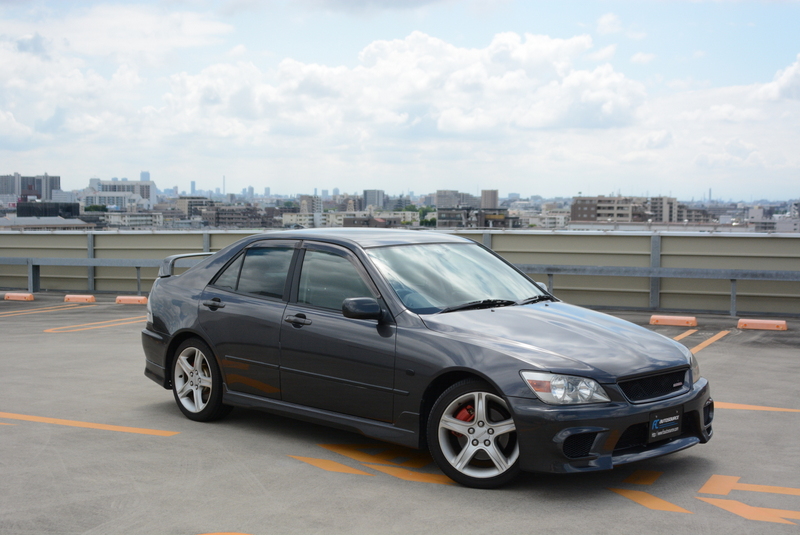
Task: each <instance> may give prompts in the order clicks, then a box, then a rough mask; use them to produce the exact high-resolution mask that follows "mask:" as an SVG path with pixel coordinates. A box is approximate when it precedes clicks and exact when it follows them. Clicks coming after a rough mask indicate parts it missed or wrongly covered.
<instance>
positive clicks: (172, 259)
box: [158, 253, 214, 278]
mask: <svg viewBox="0 0 800 535" xmlns="http://www.w3.org/2000/svg"><path fill="white" fill-rule="evenodd" d="M212 254H214V253H188V254H174V255H172V256H168V257H166V258H165V259H164V260H163V261H162V262H161V267H159V268H158V277H159V278H162V277H171V276H172V275H174V271H175V263H176V262H177V261H178V260H183V259H184V258H191V259H192V260H189V261H187V262H181V264H184V265H188V266H193V265H195V264H199V263H200V261H201V260H202V259H203V258H204V257H206V256H211V255H212Z"/></svg>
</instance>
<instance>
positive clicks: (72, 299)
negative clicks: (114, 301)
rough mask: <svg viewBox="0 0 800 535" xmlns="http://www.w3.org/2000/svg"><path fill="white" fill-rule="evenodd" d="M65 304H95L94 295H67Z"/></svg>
mask: <svg viewBox="0 0 800 535" xmlns="http://www.w3.org/2000/svg"><path fill="white" fill-rule="evenodd" d="M64 302H65V303H94V302H95V299H94V296H93V295H65V296H64Z"/></svg>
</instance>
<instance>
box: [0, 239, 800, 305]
mask: <svg viewBox="0 0 800 535" xmlns="http://www.w3.org/2000/svg"><path fill="white" fill-rule="evenodd" d="M208 254H210V253H197V254H195V255H193V256H184V257H182V258H179V259H177V260H176V261H175V263H178V264H180V267H189V266H192V265H194V264H197V263H198V262H200V261H202V260H203V259H204V258H205V257H206V256H207V255H208ZM164 262H165V260H163V259H161V260H155V259H144V258H135V259H132V258H0V265H3V264H5V265H21V266H28V291H29V292H32V293H33V292H38V291H39V290H40V267H41V266H64V267H76V266H78V267H79V266H85V267H89V268H94V267H133V268H136V290H137V295H141V293H142V279H141V268H143V267H154V268H158V267H162V266H163V264H164ZM516 267H517V268H518V269H520V270H522V271H523V272H525V273H539V274H545V275H547V289H548V291H550V292H552V291H553V278H554V276H555V275H595V276H604V277H645V278H650V279H651V281H660V279H662V278H674V279H716V280H729V281H731V301H730V303H731V304H730V314H731V316H736V282H737V281H739V280H761V281H789V282H796V281H800V271H774V270H749V269H691V268H663V267H624V266H623V267H617V266H564V265H561V266H558V265H549V264H516ZM93 277H94V270H90V273H89V278H90V282H89V288H90V290H91V289H93V288H94V284H93V283H94V281H93V280H92V279H93ZM659 304H660V284H658V283H656V284H651V285H650V309H652V310H658V309H659V308H660V306H659Z"/></svg>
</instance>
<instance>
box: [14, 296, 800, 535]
mask: <svg viewBox="0 0 800 535" xmlns="http://www.w3.org/2000/svg"><path fill="white" fill-rule="evenodd" d="M63 297H64V296H63V294H49V293H42V294H37V295H36V300H35V301H33V302H14V301H0V340H1V341H2V345H1V346H0V347H2V355H1V356H0V377H2V379H3V380H2V386H0V534H3V535H22V534H26V535H27V534H30V535H34V534H36V535H40V534H131V535H132V534H182V535H200V534H208V533H223V532H224V533H240V534H248V535H262V534H273V533H303V534H309V533H326V534H328V533H370V534H380V533H403V534H412V533H425V534H428V533H459V534H470V533H508V534H516V533H542V532H548V533H613V534H615V535H617V534H627V533H637V534H638V533H727V534H737V533H748V534H749V533H793V534H797V533H800V531H798V530H800V527H798V526H797V525H795V524H800V431H798V429H800V396H798V393H800V387H798V379H800V334H798V333H800V321H797V320H788V324H789V331H786V332H775V331H740V330H738V329H737V328H736V320H735V319H733V318H728V317H721V316H707V317H699V318H698V320H699V322H700V326H699V327H697V328H696V329H697V331H696V332H694V333H691V334H689V335H687V336H686V337H685V338H683V339H682V340H681V343H683V344H685V345H686V346H687V347H689V348H693V347H696V346H698V345H700V344H701V343H702V342H703V341H705V340H708V339H710V338H711V337H714V336H715V335H718V334H719V333H721V332H723V331H729V332H728V334H726V335H724V336H723V337H722V338H720V339H718V340H717V341H716V342H714V343H712V344H711V345H709V346H707V347H705V348H703V349H702V350H700V351H699V352H698V353H697V357H698V359H699V361H700V365H701V369H702V372H703V375H704V376H705V377H708V378H709V380H710V381H711V384H712V394H713V396H714V399H715V401H716V402H717V406H718V409H717V416H716V420H715V422H714V431H715V436H714V438H713V439H712V441H711V442H709V443H708V444H706V445H700V446H696V447H694V448H691V449H689V450H686V451H684V452H680V453H677V454H674V455H671V456H668V457H663V458H660V459H656V460H652V461H647V462H642V463H639V464H634V465H627V466H625V467H622V468H618V469H616V470H614V471H610V472H603V473H593V474H579V475H571V476H553V475H537V474H524V475H523V476H522V477H520V478H519V479H518V480H516V481H515V482H514V483H513V484H512V485H510V486H508V487H505V488H503V489H500V490H493V491H480V490H472V489H467V488H463V487H460V486H457V485H451V484H447V481H448V480H447V479H446V478H445V477H444V476H443V475H442V474H441V472H439V471H438V470H437V469H436V468H435V466H434V465H432V464H431V461H430V458H429V457H428V456H427V454H425V453H420V452H415V451H412V450H406V449H403V448H397V447H394V446H391V445H388V444H383V443H380V442H375V441H371V440H368V439H365V438H363V437H361V436H359V435H355V434H351V433H347V432H343V431H338V430H334V429H329V428H326V427H322V426H317V425H313V424H308V423H304V422H298V421H294V420H290V419H287V418H282V417H278V416H273V415H270V414H265V413H260V412H255V411H250V410H242V409H237V410H235V411H234V412H233V413H232V414H231V415H230V416H229V417H228V418H226V419H225V420H223V421H220V422H216V423H210V424H202V423H196V422H192V421H190V420H188V419H186V418H184V417H183V416H182V415H181V413H180V412H179V411H178V408H177V407H176V406H175V402H174V400H173V397H172V393H171V392H169V391H167V390H163V389H161V388H160V387H158V386H157V385H156V384H155V383H153V382H152V381H150V380H149V379H147V378H145V377H144V375H143V370H144V355H143V352H142V349H141V341H140V331H141V329H142V328H143V327H144V316H145V313H146V311H145V307H144V306H141V305H117V304H114V303H113V297H110V296H100V297H98V302H97V303H94V304H77V305H76V304H69V303H64V302H63ZM616 315H618V316H621V317H624V318H625V319H628V320H630V321H633V322H635V323H639V324H642V325H645V324H647V322H648V320H649V315H647V314H641V313H616ZM649 328H651V329H653V330H655V331H657V332H660V333H662V334H664V335H666V336H669V337H676V336H679V335H681V334H684V333H686V331H687V330H688V328H685V327H664V326H649ZM764 407H768V408H778V409H790V410H789V411H785V410H784V411H778V410H758V408H762V409H763V408H764ZM159 432H166V433H159ZM173 433H174V434H173ZM720 476H723V477H720ZM725 476H727V479H726V477H725ZM731 478H733V479H731ZM735 478H739V479H738V480H736V479H735ZM715 483H716V488H713V487H712V486H711V485H713V484H715ZM612 489H614V490H612ZM701 489H702V491H703V492H701ZM746 517H750V518H759V519H758V520H754V519H749V518H746ZM793 523H794V524H793Z"/></svg>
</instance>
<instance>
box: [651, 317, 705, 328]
mask: <svg viewBox="0 0 800 535" xmlns="http://www.w3.org/2000/svg"><path fill="white" fill-rule="evenodd" d="M650 325H678V326H681V327H697V318H696V317H694V316H650Z"/></svg>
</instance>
